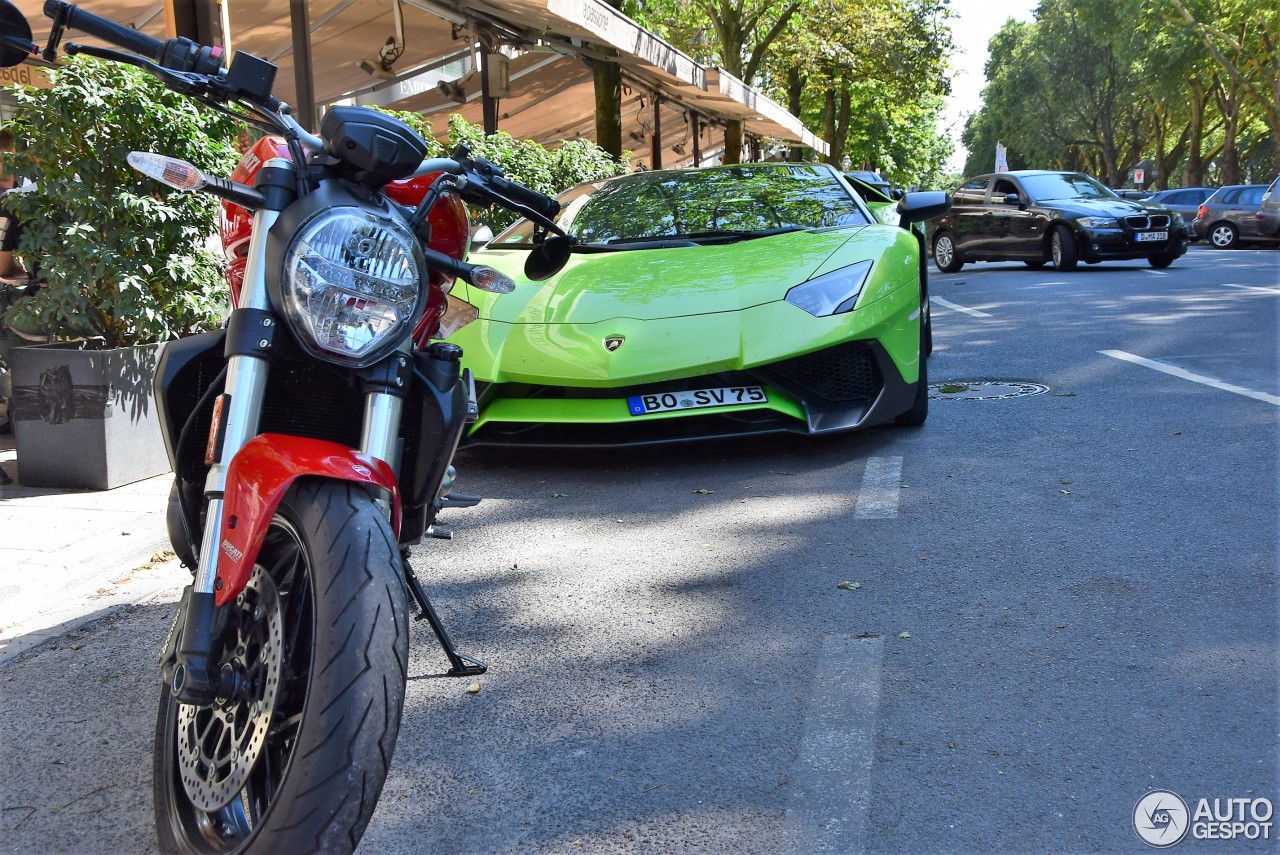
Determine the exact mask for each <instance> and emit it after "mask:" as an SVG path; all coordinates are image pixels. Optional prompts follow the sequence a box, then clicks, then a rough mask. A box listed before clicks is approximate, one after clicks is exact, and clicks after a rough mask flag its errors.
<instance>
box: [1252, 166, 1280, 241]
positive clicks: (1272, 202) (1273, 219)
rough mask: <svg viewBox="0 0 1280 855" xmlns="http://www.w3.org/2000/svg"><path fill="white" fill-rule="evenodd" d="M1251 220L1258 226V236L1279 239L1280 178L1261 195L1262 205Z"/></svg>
mask: <svg viewBox="0 0 1280 855" xmlns="http://www.w3.org/2000/svg"><path fill="white" fill-rule="evenodd" d="M1253 219H1254V221H1255V222H1257V224H1258V232H1259V233H1260V234H1262V235H1264V236H1266V235H1270V236H1271V237H1275V238H1280V178H1277V179H1276V180H1275V181H1272V182H1271V186H1270V187H1268V188H1267V192H1266V193H1264V194H1263V195H1262V204H1261V205H1260V206H1259V207H1258V213H1256V214H1254V216H1253Z"/></svg>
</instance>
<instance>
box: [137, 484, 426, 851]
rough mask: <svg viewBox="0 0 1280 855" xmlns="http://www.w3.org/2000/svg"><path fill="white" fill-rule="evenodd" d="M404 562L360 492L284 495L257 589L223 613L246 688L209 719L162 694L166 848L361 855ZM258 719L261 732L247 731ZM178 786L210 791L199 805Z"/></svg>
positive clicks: (403, 619) (396, 663)
mask: <svg viewBox="0 0 1280 855" xmlns="http://www.w3.org/2000/svg"><path fill="white" fill-rule="evenodd" d="M400 562H401V558H400V552H399V549H398V548H397V546H396V541H395V537H394V536H393V535H392V533H391V529H390V526H389V525H388V523H387V520H386V519H385V517H384V516H383V514H382V512H381V511H380V510H379V508H378V506H377V505H376V504H375V502H374V501H373V499H372V498H371V496H370V495H369V494H368V493H367V492H365V490H364V489H362V488H360V487H358V486H356V485H353V484H348V483H344V482H338V481H332V480H322V479H301V480H299V481H298V482H297V483H296V484H295V485H294V486H293V487H292V488H291V489H290V491H289V493H288V494H287V495H286V497H285V499H284V500H283V501H282V502H281V504H280V507H279V509H278V510H277V512H276V515H275V517H274V518H273V519H272V522H271V526H270V529H269V530H268V533H267V536H266V539H265V541H264V543H263V547H262V551H261V553H260V555H259V558H258V560H257V563H256V565H255V570H254V575H253V577H252V579H251V582H250V586H249V587H247V588H246V590H245V592H244V594H242V595H241V597H239V598H238V599H237V601H236V602H235V603H232V604H228V605H227V606H226V607H225V608H226V609H230V610H232V611H231V612H229V613H228V614H227V616H226V620H225V621H224V623H223V625H222V626H223V628H222V633H223V642H224V646H225V647H226V653H225V654H224V656H223V665H224V668H225V667H227V666H228V665H229V666H230V667H232V668H233V669H238V671H239V672H240V673H241V674H242V680H241V682H242V683H243V684H244V685H246V686H248V687H249V688H247V689H246V690H245V691H242V692H238V693H237V695H238V697H237V698H234V699H231V700H227V701H224V702H222V703H221V704H219V703H216V702H215V703H214V704H212V705H210V706H208V707H193V706H187V705H183V704H179V703H178V702H177V700H176V699H175V698H174V697H173V696H172V694H171V692H170V689H169V687H168V686H165V687H164V688H163V690H162V692H161V696H160V710H159V716H158V719H157V722H156V744H155V753H154V778H153V796H154V806H155V819H156V834H157V838H158V840H159V843H160V848H161V851H163V852H166V853H169V852H174V853H177V852H181V853H210V855H211V853H254V854H255V855H268V853H269V855H284V853H289V855H295V853H308V852H323V853H351V852H352V851H353V850H354V849H355V847H356V844H357V843H359V841H360V837H361V836H362V835H363V833H364V830H365V827H366V826H367V825H368V823H369V819H370V817H371V816H372V815H373V809H374V806H375V805H376V803H377V801H378V796H379V795H380V794H381V792H382V785H383V783H384V781H385V780H386V775H387V768H388V765H389V764H390V762H391V756H392V753H393V751H394V750H395V743H396V736H397V735H398V732H399V729H400V714H401V710H402V708H403V706H404V692H405V677H406V666H407V663H408V652H409V651H408V635H409V631H408V610H407V604H406V600H405V587H404V581H403V579H402V578H401V574H402V572H403V571H402V568H401V563H400ZM268 674H269V675H270V678H269V680H268V679H267V677H266V676H264V675H268ZM268 682H269V683H270V684H271V686H272V688H270V689H266V690H264V689H263V688H262V687H263V685H264V684H266V683H268ZM255 696H256V700H255ZM254 704H256V705H257V706H256V707H255V706H253V705H254ZM268 709H269V713H268V711H267V710H268ZM254 721H256V722H260V723H259V725H258V727H259V730H258V732H257V734H256V735H253V734H252V733H251V731H252V727H251V726H249V725H248V724H246V722H254ZM263 721H267V722H269V723H267V724H265V725H263V724H261V722H263ZM183 746H185V749H184V748H183ZM245 757H252V758H253V759H252V760H251V761H246V760H244V759H243V758H245ZM237 763H239V764H242V765H240V766H239V768H238V769H237V768H236V766H237ZM229 770H230V771H229ZM184 776H185V777H187V778H188V779H191V778H194V779H195V780H196V784H195V786H196V787H197V788H199V787H201V786H203V787H205V795H203V796H202V798H203V799H204V800H205V802H206V804H205V805H204V806H203V807H201V806H200V805H198V804H197V801H198V799H193V798H192V796H191V795H190V792H191V791H190V790H188V788H187V784H185V783H184V780H183V778H184ZM218 788H221V789H218ZM210 791H212V793H213V794H212V795H209V794H208V793H209V792H210ZM231 793H234V795H229V794H231ZM227 798H229V799H230V801H229V803H227V804H225V805H222V806H218V805H217V804H214V803H215V802H222V801H224V800H226V799H227Z"/></svg>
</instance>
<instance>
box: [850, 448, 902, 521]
mask: <svg viewBox="0 0 1280 855" xmlns="http://www.w3.org/2000/svg"><path fill="white" fill-rule="evenodd" d="M901 495H902V458H901V457H869V458H867V468H866V471H865V472H863V473H862V487H861V488H859V490H858V498H857V500H856V501H855V502H854V504H853V515H854V517H855V518H856V519H860V520H891V519H894V518H896V517H897V516H898V499H899V497H900V496H901Z"/></svg>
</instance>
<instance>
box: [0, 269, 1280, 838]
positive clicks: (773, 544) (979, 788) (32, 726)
mask: <svg viewBox="0 0 1280 855" xmlns="http://www.w3.org/2000/svg"><path fill="white" fill-rule="evenodd" d="M931 288H932V293H933V296H934V298H935V302H934V330H935V342H936V350H935V353H934V356H933V358H932V359H931V360H930V365H929V371H930V378H931V381H932V382H933V383H934V384H936V385H937V386H938V387H939V388H938V389H937V390H936V393H935V394H936V397H935V400H934V401H933V402H932V411H931V415H930V418H929V421H928V423H927V424H926V425H925V426H924V427H922V428H919V429H888V428H886V429H874V430H870V431H866V432H863V433H859V434H854V435H849V436H845V437H840V438H832V439H822V440H817V441H809V440H805V439H801V438H784V439H778V440H768V441H753V442H741V443H721V444H715V445H703V446H697V447H687V448H678V449H666V450H643V451H617V452H609V453H594V454H580V453H575V454H568V453H561V454H547V453H541V452H539V453H526V454H493V453H486V454H481V453H479V452H472V453H467V454H465V455H463V457H462V458H461V460H460V467H461V472H462V478H461V482H460V484H459V488H460V489H462V490H465V491H467V492H476V493H480V494H482V495H484V496H485V497H486V499H485V501H484V503H483V504H481V505H480V506H479V507H477V508H474V509H469V510H460V511H453V512H450V513H449V515H448V518H447V520H446V522H448V523H450V524H452V525H453V527H454V528H455V530H456V532H457V536H456V538H455V539H454V540H452V541H447V542H446V541H435V542H432V543H430V544H426V545H424V546H421V547H419V548H417V549H415V551H414V563H415V565H416V566H417V567H418V568H419V572H420V575H421V576H422V578H423V581H424V582H425V583H426V584H427V587H428V590H429V591H430V592H431V593H432V595H433V598H434V600H435V602H436V606H437V608H438V610H439V611H440V612H441V614H442V615H443V616H444V617H445V619H446V620H447V622H448V626H449V629H450V631H451V632H452V634H453V636H454V638H455V639H456V640H457V641H458V643H459V646H460V647H461V648H462V649H463V650H464V651H465V652H467V653H469V654H472V655H474V656H477V657H479V658H481V659H483V660H485V661H486V662H488V663H489V665H490V672H489V674H487V675H486V676H484V677H483V678H481V679H480V681H479V682H480V683H481V691H480V692H479V693H478V694H468V693H467V692H466V691H465V690H466V688H467V683H468V682H470V681H457V680H446V679H440V678H438V677H436V676H435V675H438V674H440V673H441V672H442V671H443V670H444V669H445V667H446V663H445V662H444V659H443V657H442V656H441V655H440V654H439V650H438V648H436V647H435V646H434V643H433V640H432V636H431V635H430V633H429V631H428V630H427V629H426V627H425V626H424V625H422V624H417V625H416V626H415V630H414V631H415V636H414V638H415V642H416V643H417V644H416V648H415V649H414V651H413V659H412V666H411V672H412V673H414V674H416V675H418V676H417V677H416V679H414V680H413V681H412V682H411V684H410V687H409V692H408V700H407V704H406V709H405V716H404V722H403V728H402V731H401V737H400V743H399V746H398V748H397V752H396V756H395V761H394V763H393V767H392V772H391V775H390V777H389V779H388V781H387V785H386V789H385V791H384V793H383V797H382V801H381V803H380V805H379V807H378V811H377V813H376V814H375V816H374V819H373V822H372V824H371V825H370V827H369V831H368V833H367V835H366V837H365V842H364V844H363V845H362V847H361V851H364V852H376V853H402V852H404V853H408V852H413V853H418V852H447V853H508V852H509V853H561V852H563V853H591V852H595V853H612V852H643V853H695V852H707V853H792V852H794V853H817V852H836V853H854V852H911V853H925V852H938V853H951V852H965V853H969V852H972V853H991V852H1015V853H1033V852H1035V853H1041V852H1068V851H1069V852H1143V851H1147V850H1148V847H1147V846H1146V844H1144V843H1142V842H1141V841H1140V840H1139V838H1138V837H1137V835H1136V834H1135V830H1134V825H1133V821H1134V818H1133V817H1134V808H1135V804H1136V803H1137V802H1138V800H1139V799H1140V798H1142V797H1143V796H1144V795H1145V794H1146V793H1147V792H1149V791H1151V790H1153V789H1167V790H1170V791H1173V792H1175V793H1178V794H1180V795H1181V796H1182V797H1183V798H1184V799H1186V800H1187V802H1188V804H1189V805H1190V807H1191V809H1192V810H1194V809H1195V807H1196V805H1197V802H1198V800H1199V799H1201V798H1208V799H1210V800H1212V799H1215V798H1216V799H1219V800H1225V799H1230V798H1240V799H1249V800H1253V799H1258V798H1269V799H1270V800H1271V802H1272V803H1273V804H1274V803H1276V802H1280V798H1278V796H1280V785H1278V781H1280V763H1278V757H1280V751H1278V747H1280V746H1278V745H1277V732H1278V730H1280V716H1278V710H1277V698H1280V691H1278V688H1280V686H1278V681H1277V662H1278V661H1280V657H1278V652H1280V648H1278V644H1277V642H1278V604H1280V598H1278V597H1277V520H1278V517H1277V473H1278V472H1280V467H1278V466H1277V459H1276V457H1277V440H1278V438H1280V432H1278V431H1277V427H1278V425H1280V375H1278V370H1277V369H1278V366H1280V354H1278V353H1277V308H1278V307H1280V252H1278V251H1267V250H1243V251H1234V252H1214V251H1209V250H1203V249H1199V248H1196V249H1193V250H1192V252H1191V253H1189V254H1188V256H1187V257H1186V258H1185V259H1183V260H1181V261H1179V262H1177V263H1176V264H1175V265H1174V266H1173V267H1172V268H1170V269H1168V270H1164V271H1153V270H1150V269H1149V268H1148V267H1147V266H1146V265H1145V264H1144V263H1139V262H1127V263H1114V264H1106V265H1100V266H1096V267H1082V268H1081V269H1080V270H1078V271H1075V272H1072V273H1068V274H1060V273H1056V272H1054V271H1052V270H1040V271H1031V270H1028V269H1027V268H1025V267H1024V266H1022V265H1020V264H1018V265H1014V264H1009V265H1000V264H979V265H971V266H968V267H966V268H965V269H963V270H962V271H960V272H959V273H956V274H951V275H939V274H934V275H933V277H932V279H931ZM842 583H847V584H842ZM170 615H171V606H169V605H164V606H142V607H137V608H134V609H132V610H129V611H127V612H125V613H123V614H119V615H115V616H112V617H110V618H107V619H104V620H103V621H100V622H98V623H96V624H93V625H91V626H89V627H87V628H85V629H82V630H80V631H78V632H76V633H75V634H74V635H72V636H68V637H66V638H64V639H62V640H61V641H59V642H56V643H55V645H54V646H51V647H46V648H43V649H41V650H39V651H36V652H34V653H31V654H28V655H26V656H24V657H21V658H19V659H17V660H16V661H12V662H10V663H8V664H6V665H4V666H3V667H0V694H2V696H3V698H4V703H3V707H2V708H0V734H3V736H2V737H0V739H2V740H3V741H2V742H0V748H2V749H3V753H2V754H0V780H2V781H3V783H2V784H0V787H3V791H2V792H3V801H2V803H0V807H2V808H3V812H0V824H2V825H0V847H2V848H3V849H4V850H5V851H12V852H26V853H32V852H75V853H82V852H83V853H124V852H150V851H152V850H153V847H154V844H153V843H152V840H153V837H152V830H151V811H150V804H149V802H150V742H151V730H152V727H153V722H154V709H155V702H156V697H157V685H156V680H157V678H156V671H155V652H156V650H157V648H158V646H159V644H160V642H161V639H162V636H163V633H164V630H165V628H166V626H167V622H168V620H169V617H170ZM1272 822H1273V825H1272V827H1271V828H1270V840H1266V841H1263V840H1258V841H1248V840H1235V841H1231V842H1226V841H1221V840H1214V841H1209V840H1205V841H1197V840H1192V839H1191V838H1190V837H1188V839H1186V840H1184V841H1183V842H1182V843H1180V844H1178V846H1177V851H1183V850H1186V851H1190V852H1232V853H1234V852H1244V851H1274V850H1275V849H1276V843H1275V838H1276V835H1277V829H1276V828H1275V823H1276V822H1277V820H1275V819H1273V820H1272Z"/></svg>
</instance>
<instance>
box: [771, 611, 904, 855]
mask: <svg viewBox="0 0 1280 855" xmlns="http://www.w3.org/2000/svg"><path fill="white" fill-rule="evenodd" d="M883 659H884V639H882V638H851V637H849V636H847V635H833V636H828V637H827V638H826V639H825V640H824V642H823V645H822V652H821V653H820V654H819V655H818V660H817V662H815V663H814V665H815V668H814V675H813V694H812V696H811V697H810V699H809V705H808V708H807V712H806V715H805V719H804V735H803V736H802V737H801V740H800V750H799V752H798V753H797V756H796V765H795V773H794V774H793V775H792V780H793V782H794V785H793V786H792V788H791V793H790V797H789V798H788V801H787V812H786V816H785V818H784V820H783V822H784V832H783V833H784V835H785V838H786V845H785V846H784V851H786V852H789V853H803V855H814V853H841V855H854V853H859V852H864V851H865V850H866V847H867V844H866V831H867V816H868V814H869V813H870V808H871V771H872V767H873V766H874V764H875V750H876V715H877V713H878V712H879V707H880V671H881V661H882V660H883Z"/></svg>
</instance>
